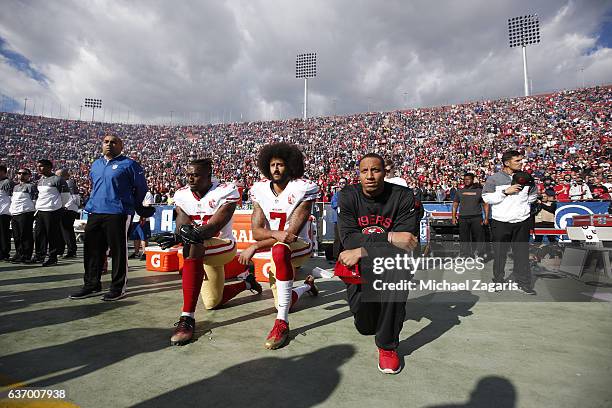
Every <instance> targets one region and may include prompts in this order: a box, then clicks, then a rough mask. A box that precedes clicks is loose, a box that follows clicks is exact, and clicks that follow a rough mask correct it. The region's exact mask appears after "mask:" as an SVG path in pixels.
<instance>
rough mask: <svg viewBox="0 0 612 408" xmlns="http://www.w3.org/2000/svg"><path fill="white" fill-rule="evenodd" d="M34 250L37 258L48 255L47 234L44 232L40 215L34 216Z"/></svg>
mask: <svg viewBox="0 0 612 408" xmlns="http://www.w3.org/2000/svg"><path fill="white" fill-rule="evenodd" d="M34 221H35V222H34V251H35V253H36V257H37V258H41V259H42V258H44V257H45V256H47V236H46V235H45V234H44V232H43V224H42V222H41V221H40V220H39V219H38V215H36V216H35V217H34Z"/></svg>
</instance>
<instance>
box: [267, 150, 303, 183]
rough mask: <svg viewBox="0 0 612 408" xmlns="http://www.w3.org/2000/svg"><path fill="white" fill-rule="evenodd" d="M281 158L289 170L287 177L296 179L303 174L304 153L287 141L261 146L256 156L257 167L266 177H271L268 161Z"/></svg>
mask: <svg viewBox="0 0 612 408" xmlns="http://www.w3.org/2000/svg"><path fill="white" fill-rule="evenodd" d="M273 158H276V159H282V160H283V161H284V162H285V166H286V167H287V170H288V172H289V178H291V179H292V180H293V179H298V178H301V177H302V176H303V175H304V155H303V154H302V152H301V150H300V149H299V148H298V147H297V146H296V145H292V144H289V143H283V142H280V143H273V144H269V145H266V146H264V147H262V148H261V150H260V151H259V155H258V156H257V168H259V171H260V172H261V174H263V175H264V176H265V177H266V178H267V179H272V174H271V173H270V161H272V159H273Z"/></svg>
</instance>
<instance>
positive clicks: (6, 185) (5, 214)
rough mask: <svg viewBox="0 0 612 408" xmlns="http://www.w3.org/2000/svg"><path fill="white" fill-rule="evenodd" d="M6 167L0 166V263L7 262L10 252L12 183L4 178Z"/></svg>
mask: <svg viewBox="0 0 612 408" xmlns="http://www.w3.org/2000/svg"><path fill="white" fill-rule="evenodd" d="M6 174H7V169H6V166H4V165H0V261H3V260H8V259H9V253H10V252H11V235H10V226H11V214H10V212H9V207H10V206H11V195H12V194H13V182H12V181H11V180H10V179H9V178H8V177H6Z"/></svg>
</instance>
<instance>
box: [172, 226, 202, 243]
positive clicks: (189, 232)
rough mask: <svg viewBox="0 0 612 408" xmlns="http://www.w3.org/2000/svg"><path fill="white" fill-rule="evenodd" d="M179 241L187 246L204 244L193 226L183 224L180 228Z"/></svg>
mask: <svg viewBox="0 0 612 408" xmlns="http://www.w3.org/2000/svg"><path fill="white" fill-rule="evenodd" d="M178 236H179V239H180V240H181V242H183V243H185V244H201V243H202V242H204V240H203V239H202V238H200V236H199V232H198V230H197V228H196V227H195V225H193V224H183V225H181V227H180V228H179V232H178Z"/></svg>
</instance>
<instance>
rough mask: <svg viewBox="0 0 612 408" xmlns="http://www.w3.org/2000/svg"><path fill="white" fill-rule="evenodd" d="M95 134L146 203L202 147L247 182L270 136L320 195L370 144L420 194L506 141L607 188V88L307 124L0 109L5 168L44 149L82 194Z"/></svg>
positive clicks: (475, 169)
mask: <svg viewBox="0 0 612 408" xmlns="http://www.w3.org/2000/svg"><path fill="white" fill-rule="evenodd" d="M105 134H113V135H117V136H119V137H121V138H122V139H123V140H124V141H125V149H124V153H125V154H126V155H128V156H129V157H132V158H134V159H135V160H137V161H139V162H140V163H141V164H142V166H143V167H144V169H145V171H146V176H147V179H148V184H149V187H150V189H151V192H152V193H153V195H154V197H155V202H167V201H168V200H169V199H170V200H171V197H172V195H173V193H174V191H176V189H177V188H178V187H180V186H182V185H184V184H185V181H184V180H183V178H182V174H183V172H184V168H185V167H186V165H187V163H188V162H189V161H190V160H191V159H193V158H196V157H198V158H199V157H211V158H212V159H213V161H214V163H216V165H215V169H216V172H217V174H215V176H216V177H217V178H219V179H221V180H226V181H235V182H238V183H240V184H242V185H244V186H245V187H246V188H248V187H249V186H251V185H252V184H253V183H254V182H255V181H258V180H259V179H260V175H259V172H258V171H257V168H256V166H255V158H256V155H257V152H258V150H259V148H260V147H261V146H263V145H264V144H267V143H270V142H273V141H288V142H292V143H296V144H298V145H299V146H300V147H301V148H302V149H303V152H304V155H305V158H306V164H305V165H306V177H308V178H310V179H312V180H315V181H317V183H318V184H319V186H320V188H321V197H320V199H321V200H323V201H328V200H329V199H330V197H331V195H332V194H333V187H334V186H335V185H336V184H337V182H338V179H339V178H340V177H342V176H344V177H347V178H348V179H349V181H356V180H357V172H356V171H357V170H356V169H357V168H356V163H357V160H358V159H359V157H360V156H362V155H363V154H364V153H366V152H371V151H375V152H377V153H379V154H381V155H382V156H384V157H386V158H389V159H391V160H392V161H393V162H394V163H395V165H396V176H400V177H403V178H405V179H406V181H407V182H408V185H409V186H411V187H413V188H418V193H419V194H421V198H422V200H423V201H440V200H441V199H442V200H449V199H453V195H454V192H455V191H456V188H457V187H458V184H459V183H460V180H461V176H462V175H463V174H464V173H465V172H468V171H469V172H472V173H474V174H476V178H477V181H480V182H484V179H485V177H486V176H487V175H489V174H492V173H493V172H494V171H496V170H497V169H498V167H499V164H500V161H499V159H500V157H499V155H500V154H501V152H503V151H506V150H508V149H518V150H521V151H524V152H525V158H526V161H527V162H526V165H525V167H524V168H525V169H526V170H527V171H529V172H530V173H532V174H533V175H534V177H535V178H536V180H537V181H538V182H539V184H540V186H541V189H542V191H544V189H546V188H551V189H553V188H554V190H555V192H556V193H557V199H558V200H561V201H563V200H569V199H577V198H583V199H588V198H593V199H609V198H610V196H609V192H608V190H611V189H612V184H611V183H612V171H611V170H610V165H611V164H612V145H611V143H610V140H611V136H612V87H595V88H588V89H579V90H569V91H562V92H558V93H553V94H548V95H540V96H534V97H526V98H514V99H501V100H493V101H478V102H471V103H465V104H461V105H450V106H442V107H433V108H420V109H411V110H405V111H393V112H373V113H361V114H355V115H349V116H328V117H317V118H312V119H309V120H308V121H307V122H306V124H304V122H303V121H302V120H300V119H292V120H281V121H268V122H244V123H229V124H218V125H198V126H196V125H194V126H185V125H175V126H160V125H129V124H120V123H101V122H93V123H92V122H85V121H75V120H62V119H53V118H45V117H38V116H27V115H21V114H14V113H2V114H1V116H0V139H1V140H2V143H0V157H1V158H2V159H1V160H0V161H1V162H2V164H5V165H6V166H7V167H8V169H9V177H14V176H15V174H16V172H17V170H18V169H19V168H24V167H25V168H30V169H32V170H34V168H35V164H36V161H37V160H39V159H41V158H46V159H50V160H52V161H53V162H54V164H55V167H56V168H60V167H61V168H66V169H68V170H70V172H71V174H72V175H73V179H74V180H75V181H76V184H77V186H78V187H79V189H80V192H81V194H82V195H83V196H84V197H85V198H86V197H87V194H88V191H89V180H88V172H89V168H90V166H91V163H92V162H93V161H94V160H95V159H96V158H98V157H99V156H100V140H101V139H102V137H103V135H105ZM546 180H548V181H546ZM581 180H582V181H583V183H580V181H581ZM544 183H545V184H544ZM570 190H572V191H570ZM85 201H86V200H83V202H85Z"/></svg>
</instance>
